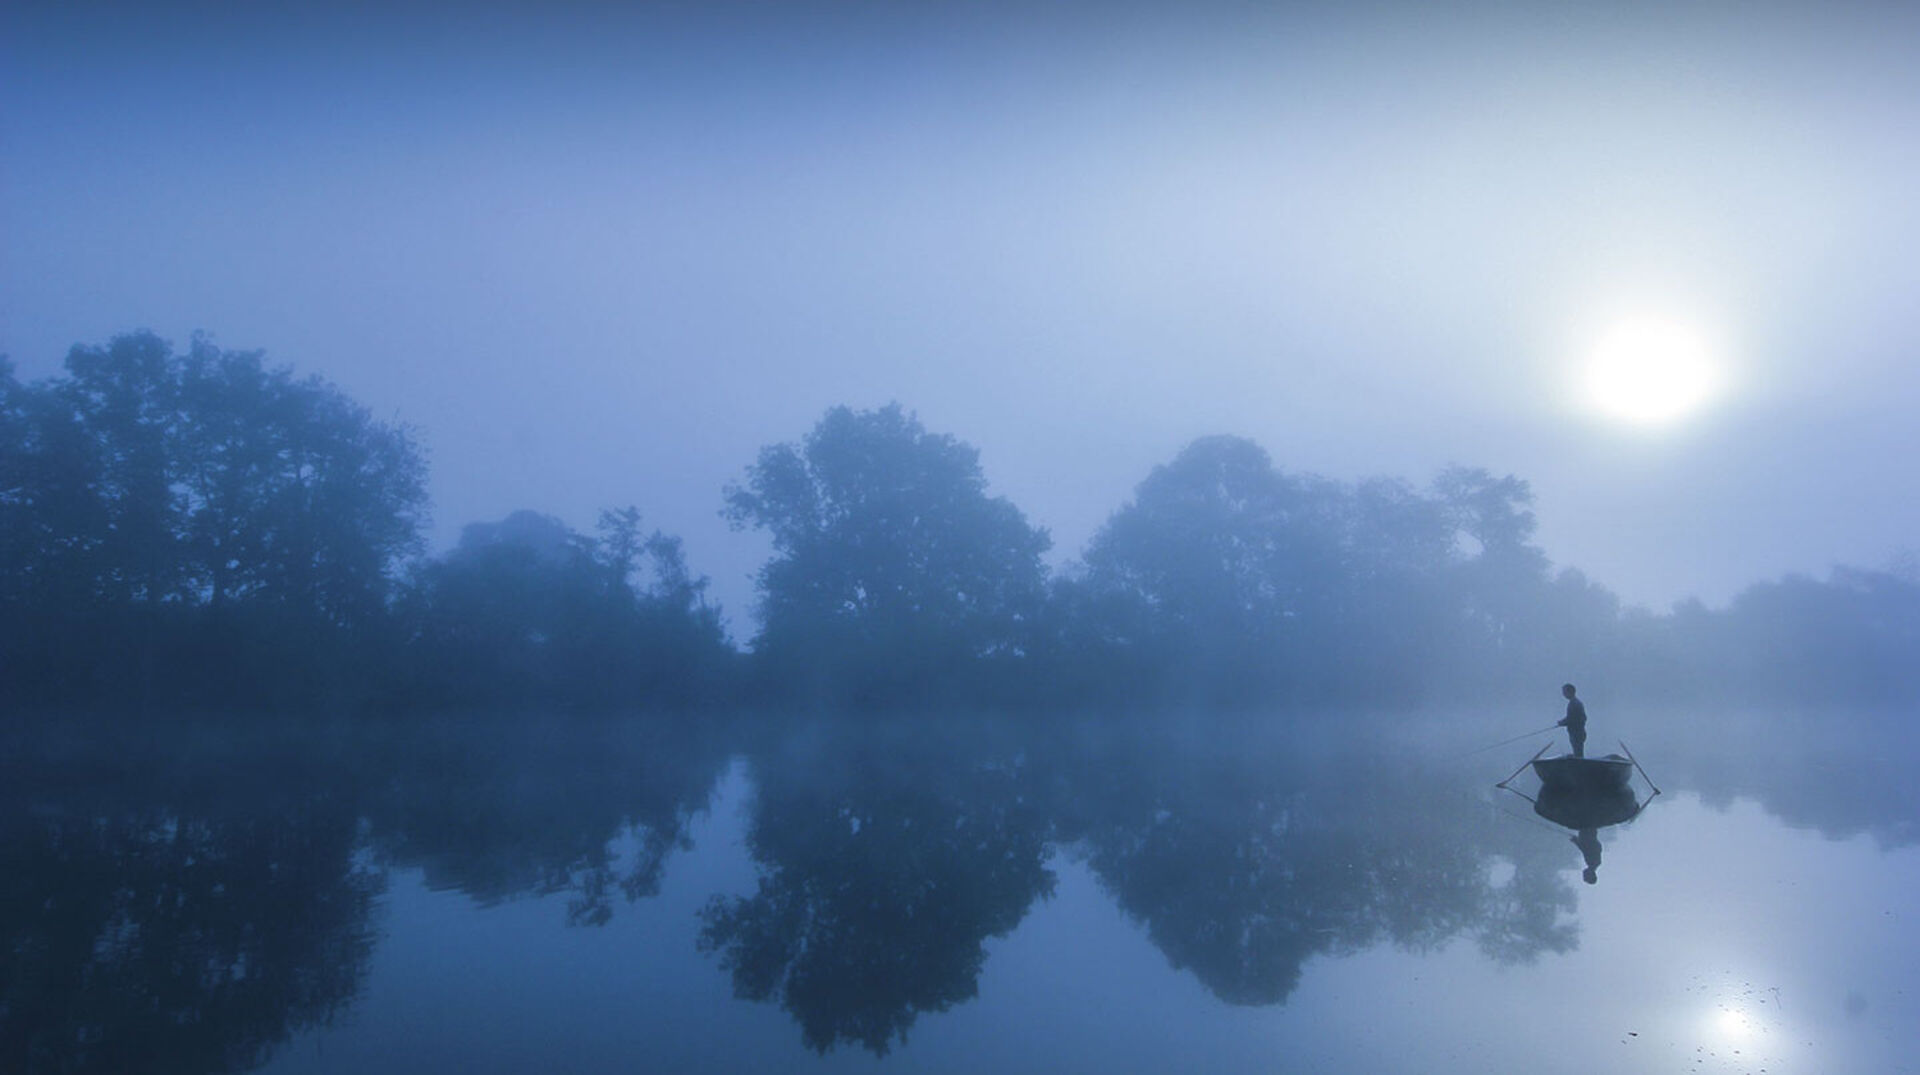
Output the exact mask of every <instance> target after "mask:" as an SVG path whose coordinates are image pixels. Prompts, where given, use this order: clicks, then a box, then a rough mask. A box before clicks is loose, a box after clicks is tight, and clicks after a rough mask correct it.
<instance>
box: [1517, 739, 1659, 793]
mask: <svg viewBox="0 0 1920 1075" xmlns="http://www.w3.org/2000/svg"><path fill="white" fill-rule="evenodd" d="M1619 742H1620V749H1621V750H1625V751H1626V752H1627V760H1628V761H1630V762H1632V763H1633V767H1634V768H1635V769H1640V759H1639V758H1636V757H1634V756H1633V751H1632V750H1631V749H1629V748H1628V747H1627V741H1626V740H1625V739H1622V740H1620V741H1619ZM1640 777H1641V779H1643V780H1645V781H1646V782H1647V786H1648V787H1650V788H1652V789H1653V793H1654V794H1655V795H1658V794H1660V785H1658V784H1656V783H1654V782H1653V778H1652V777H1650V776H1648V775H1647V771H1646V770H1645V769H1640ZM1507 779H1509V780H1511V779H1513V778H1512V777H1508V778H1507Z"/></svg>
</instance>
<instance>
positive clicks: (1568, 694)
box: [1560, 683, 1573, 701]
mask: <svg viewBox="0 0 1920 1075" xmlns="http://www.w3.org/2000/svg"><path fill="white" fill-rule="evenodd" d="M1560 694H1561V696H1562V697H1564V698H1566V699H1567V700H1568V701H1572V700H1573V684H1571V683H1562V684H1561V685H1560Z"/></svg>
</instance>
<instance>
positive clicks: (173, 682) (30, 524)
mask: <svg viewBox="0 0 1920 1075" xmlns="http://www.w3.org/2000/svg"><path fill="white" fill-rule="evenodd" d="M425 480H426V465H425V461H424V456H423V453H422V451H421V449H420V446H419V445H418V443H417V441H416V440H415V438H414V437H413V436H412V434H411V433H410V432H409V431H408V430H406V429H405V428H402V427H399V426H396V425H393V424H391V423H384V422H380V421H378V420H376V419H374V418H373V417H372V416H371V415H370V414H369V413H368V412H367V411H366V410H365V409H364V408H363V407H360V406H359V405H357V404H355V403H354V402H352V401H351V400H350V399H348V398H346V397H345V396H344V395H343V394H342V393H341V392H339V390H338V389H336V388H334V387H332V386H331V385H329V384H327V383H326V382H324V381H321V380H319V379H317V378H304V379H303V378H297V377H295V376H294V375H293V374H292V373H291V372H290V371H288V370H285V369H278V368H273V367H269V366H267V365H266V364H265V363H264V362H263V361H262V358H261V356H260V355H259V354H257V353H250V352H231V351H222V350H220V349H219V348H217V347H215V346H213V345H212V344H211V343H209V342H208V341H206V340H205V339H198V338H197V339H195V340H194V342H193V344H192V345H191V347H190V348H189V349H188V350H187V352H186V353H185V354H176V353H175V352H174V351H173V350H172V349H171V348H170V347H169V346H168V345H167V344H166V343H165V342H164V341H161V340H159V339H158V338H156V337H154V336H153V335H151V334H146V333H141V334H135V335H129V336H123V337H119V338H116V339H114V340H113V341H111V342H110V343H109V344H107V345H106V346H104V347H97V348H95V347H76V348H75V349H74V350H73V351H72V352H71V353H70V354H69V355H68V357H67V362H66V372H65V375H64V376H61V377H57V378H53V379H49V380H46V381H42V382H39V383H34V384H22V383H21V382H19V381H18V379H17V378H16V377H15V376H14V373H13V370H12V367H11V365H10V364H9V363H7V362H6V361H5V360H4V359H0V556H3V557H4V560H3V561H0V562H3V563H4V571H3V573H0V603H3V605H4V608H5V613H6V614H5V620H4V626H0V662H3V663H0V696H4V697H5V698H6V699H7V700H9V701H12V702H15V703H21V704H31V705H37V706H43V707H53V706H62V705H74V704H86V705H100V706H128V705H144V706H155V707H172V708H182V707H203V708H215V707H232V706H242V705H264V706H282V707H285V706H300V707H322V708H341V707H370V708H387V709H427V708H438V707H462V708H473V707H491V708H526V707H536V706H564V707H576V708H597V709H622V708H633V707H659V708H673V709H689V708H698V707H704V706H716V705H736V704H739V705H758V706H790V705H795V704H800V705H820V706H831V707H855V708H876V709H877V708H926V707H929V706H943V705H981V704H988V705H997V706H1011V707H1018V706H1041V707H1050V708H1060V707H1084V706H1098V707H1112V706H1128V707H1144V708H1151V707H1166V706H1227V707H1256V706H1271V705H1275V704H1296V705H1316V706H1318V705H1326V704H1328V703H1345V704H1369V705H1408V704H1416V703H1421V702H1431V701H1440V700H1465V699H1477V698H1487V697H1492V696H1500V695H1507V694H1523V695H1528V696H1538V695H1539V694H1541V693H1542V692H1543V690H1546V691H1550V690H1552V689H1554V687H1556V686H1557V685H1558V683H1559V682H1561V681H1562V680H1564V679H1572V680H1575V681H1576V682H1583V683H1584V682H1594V681H1598V682H1600V683H1604V684H1606V685H1607V691H1608V693H1609V694H1611V695H1612V696H1613V697H1623V696H1629V695H1633V694H1639V695H1641V696H1644V697H1649V698H1662V699H1668V700H1676V701H1678V700H1685V699H1688V698H1692V697H1697V696H1704V695H1711V696H1713V697H1715V698H1718V699H1722V700H1725V699H1727V698H1729V697H1732V698H1738V699H1762V698H1764V699H1769V700H1776V701H1777V700H1791V701H1794V702H1799V703H1807V704H1821V703H1831V702H1845V703H1847V704H1874V703H1880V702H1886V701H1893V700H1911V699H1914V698H1915V697H1916V696H1920V690H1916V688H1915V686H1914V685H1913V684H1912V683H1911V682H1910V677H1908V676H1907V675H1906V674H1905V673H1906V672H1907V670H1908V669H1909V668H1910V667H1912V666H1913V665H1914V663H1915V658H1916V657H1920V585H1917V584H1916V582H1915V580H1914V579H1913V578H1912V577H1910V576H1909V575H1900V574H1893V573H1887V572H1872V571H1862V570H1856V569H1839V570H1836V571H1835V572H1834V573H1833V574H1832V576H1831V577H1830V578H1828V579H1826V580H1824V581H1816V580H1812V579H1806V578H1789V579H1786V580H1783V581H1779V582H1770V583H1764V584H1760V585H1756V586H1754V587H1752V588H1750V589H1748V590H1747V591H1745V592H1744V593H1742V594H1741V595H1739V596H1738V597H1737V598H1736V599H1735V600H1734V601H1733V602H1732V603H1731V604H1730V605H1729V606H1728V607H1727V608H1726V609H1723V610H1710V609H1707V608H1706V607H1704V606H1703V605H1701V604H1699V603H1698V602H1688V603H1685V604H1682V605H1681V606H1678V607H1677V608H1676V609H1674V610H1673V611H1672V612H1671V613H1670V614H1661V615H1656V614H1652V613H1648V612H1645V611H1641V610H1624V611H1623V610H1622V608H1621V606H1620V602H1619V601H1618V600H1617V599H1616V598H1615V597H1614V595H1612V594H1611V593H1609V592H1608V591H1607V590H1606V589H1605V588H1604V587H1602V586H1600V585H1598V584H1596V583H1594V582H1592V581H1590V580H1588V579H1587V578H1585V577H1584V576H1583V575H1582V574H1581V573H1579V572H1578V571H1575V570H1570V569H1563V570H1557V571H1556V570H1555V569H1554V568H1553V566H1552V565H1551V564H1550V563H1549V561H1548V559H1547V557H1546V556H1545V554H1544V553H1543V552H1542V550H1541V549H1540V548H1539V547H1538V546H1537V545H1536V544H1535V543H1534V540H1533V535H1534V517H1533V514H1532V511H1531V500H1532V498H1531V494H1530V492H1529V490H1528V487H1527V485H1526V483H1525V482H1523V481H1521V480H1519V479H1517V478H1514V477H1511V476H1506V477H1496V476H1494V475H1492V474H1489V473H1488V472H1486V471H1484V470H1478V469H1469V468H1460V467H1456V468H1450V469H1448V470H1445V471H1443V472H1442V473H1441V474H1440V475H1439V476H1438V477H1437V478H1435V479H1434V480H1433V481H1432V482H1431V483H1429V484H1428V485H1426V486H1424V487H1416V486H1414V485H1411V484H1409V483H1406V482H1403V481H1397V480H1387V479H1375V480H1369V481H1364V482H1358V483H1345V482H1336V481H1331V480H1327V479H1324V478H1319V477H1314V476H1312V475H1305V474H1296V473H1288V472H1286V471H1284V470H1282V469H1281V468H1279V467H1277V466H1275V465H1274V463H1273V461H1272V460H1271V459H1270V458H1269V457H1268V456H1267V454H1266V453H1265V451H1263V450H1262V449H1261V448H1260V447H1259V446H1258V445H1256V444H1254V443H1252V442H1250V441H1247V440H1245V439H1241V438H1237V437H1207V438H1202V439H1201V440H1198V441H1195V442H1194V443H1193V444H1191V445H1189V446H1188V447H1187V448H1186V449H1184V450H1183V451H1182V452H1180V453H1179V455H1177V456H1176V457H1175V458H1174V459H1172V460H1170V461H1169V462H1167V463H1166V464H1164V465H1162V466H1159V467H1156V468H1155V469H1154V470H1153V472H1152V473H1150V474H1149V475H1147V476H1146V478H1145V479H1144V480H1143V481H1142V482H1141V483H1140V485H1139V487H1138V488H1137V490H1136V491H1135V495H1134V497H1133V498H1132V499H1131V500H1130V501H1129V502H1128V503H1126V504H1125V505H1123V506H1121V507H1120V508H1119V509H1118V510H1117V511H1116V512H1115V513H1114V514H1113V516H1112V517H1111V518H1110V519H1109V520H1108V522H1107V523H1106V525H1105V526H1103V527H1102V528H1101V530H1100V531H1099V532H1098V534H1096V536H1095V537H1094V538H1093V540H1092V541H1091V542H1090V544H1089V545H1088V547H1087V548H1086V550H1085V551H1084V553H1083V554H1082V556H1081V558H1080V559H1079V561H1078V562H1076V563H1075V564H1073V565H1072V566H1070V567H1069V568H1067V569H1065V570H1061V571H1049V570H1048V568H1047V566H1046V564H1045V562H1044V561H1043V559H1042V557H1043V555H1044V554H1045V553H1046V551H1047V550H1048V548H1049V546H1050V539H1049V537H1048V535H1047V533H1046V532H1045V531H1044V530H1043V529H1041V528H1039V527H1037V526H1035V525H1033V524H1032V523H1031V522H1030V521H1029V520H1028V519H1027V518H1026V516H1025V515H1024V514H1023V513H1022V512H1021V511H1020V509H1019V508H1017V507H1016V506H1014V505H1013V504H1012V503H1010V502H1009V501H1007V500H1006V499H1004V498H1001V497H995V496H991V495H989V493H988V491H987V485H986V480H985V477H984V475H983V473H982V471H981V469H980V466H979V461H978V455H977V452H976V451H975V450H974V449H973V448H972V447H971V446H969V445H967V444H965V443H963V442H961V441H959V440H957V439H955V438H954V437H952V436H948V435H944V434H937V433H932V432H929V431H928V430H926V429H925V428H924V427H922V426H921V424H920V423H919V422H918V421H917V419H915V418H914V417H913V416H912V415H911V414H909V413H908V412H905V411H904V410H902V409H901V408H900V407H899V406H898V405H892V406H888V407H884V408H881V409H878V410H873V411H854V410H851V409H848V408H844V407H837V408H834V409H832V410H830V411H829V412H828V413H827V414H826V415H825V416H824V417H823V418H822V419H821V421H820V422H819V424H818V425H817V426H816V427H815V428H814V429H813V431H812V432H811V433H809V434H808V435H807V436H806V437H805V438H804V439H803V440H801V441H800V442H798V443H789V444H777V445H772V446H769V447H767V448H765V449H763V450H762V452H761V453H760V455H759V458H758V459H757V460H755V461H754V462H753V463H752V464H751V465H749V466H748V467H747V468H746V470H745V472H744V474H743V476H742V478H741V479H740V481H739V482H738V483H736V484H733V485H730V486H728V487H727V488H726V489H725V490H723V491H722V503H723V504H724V510H725V512H726V514H727V516H728V518H729V519H730V520H731V521H732V523H733V524H734V525H735V526H738V527H743V528H755V529H761V530H764V531H766V532H767V533H768V534H769V535H770V536H771V538H772V541H773V548H774V552H773V556H772V558H771V559H770V560H769V561H768V562H767V563H766V564H765V565H764V566H763V568H762V569H761V571H760V573H759V576H758V579H757V584H758V591H759V595H760V602H759V607H758V609H757V612H758V623H759V629H758V631H757V633H756V634H755V635H754V636H753V637H752V639H751V640H750V642H749V646H748V649H747V650H746V651H745V652H739V651H736V650H735V649H734V648H732V647H731V646H730V645H729V643H728V642H727V640H726V637H725V634H724V632H723V630H722V628H721V626H720V615H719V610H718V609H716V608H715V607H714V606H713V605H712V604H711V603H710V602H709V601H708V600H707V599H706V596H705V592H704V591H705V580H704V579H702V578H699V577H697V576H695V575H693V574H692V573H691V572H690V571H689V569H688V567H687V565H686V561H685V557H684V555H683V552H682V549H681V546H680V542H679V541H678V540H677V539H676V538H673V537H671V536H668V535H664V534H661V533H658V532H647V531H645V530H644V529H643V527H642V525H641V517H640V514H639V512H638V511H636V510H635V509H632V508H625V509H620V510H614V511H608V512H605V513H603V514H602V516H601V519H600V525H599V527H598V530H597V532H596V533H595V534H593V535H583V534H578V533H575V532H573V531H571V530H569V529H568V528H567V527H566V526H564V525H563V524H561V523H560V522H559V521H557V520H554V519H551V518H548V517H545V516H541V515H538V514H535V513H532V512H517V513H514V514H513V515H510V516H508V517H507V518H506V519H504V520H502V521H500V522H497V523H481V524H474V525H471V526H468V527H467V528H466V529H465V531H464V532H463V534H462V538H461V540H460V543H459V545H458V546H457V547H456V548H455V549H453V550H452V551H451V552H449V553H447V554H445V555H444V556H439V557H432V558H423V557H422V556H421V550H422V547H423V543H422V541H421V536H420V535H421V529H422V527H423V526H424V523H425V518H426V516H425V509H426V494H425Z"/></svg>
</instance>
